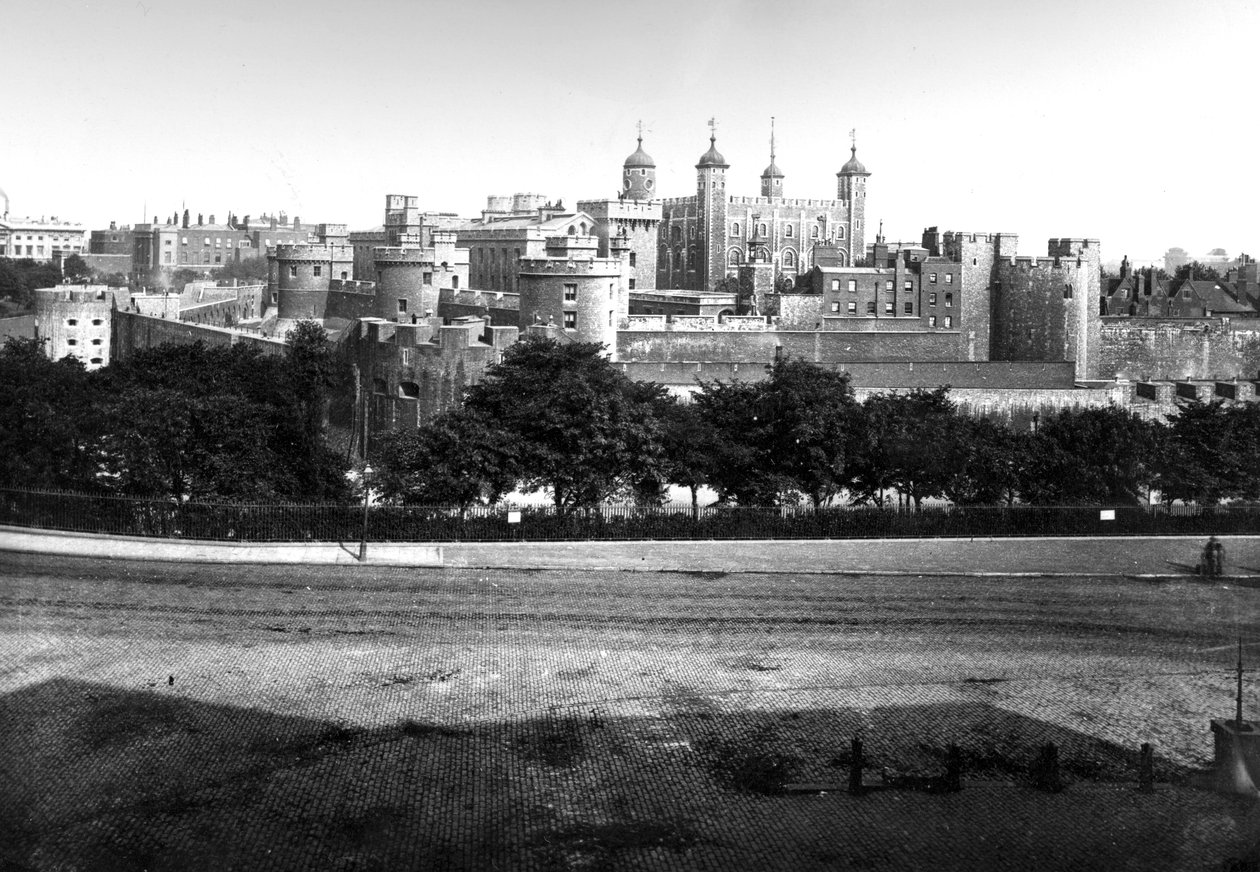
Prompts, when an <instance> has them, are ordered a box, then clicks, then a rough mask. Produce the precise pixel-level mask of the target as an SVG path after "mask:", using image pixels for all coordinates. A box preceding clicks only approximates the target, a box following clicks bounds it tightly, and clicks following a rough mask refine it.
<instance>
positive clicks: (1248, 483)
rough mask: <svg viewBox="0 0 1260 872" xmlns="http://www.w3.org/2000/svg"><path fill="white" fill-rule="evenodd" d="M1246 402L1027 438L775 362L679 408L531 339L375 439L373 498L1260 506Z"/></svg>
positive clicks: (1053, 422)
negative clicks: (459, 391) (450, 405)
mask: <svg viewBox="0 0 1260 872" xmlns="http://www.w3.org/2000/svg"><path fill="white" fill-rule="evenodd" d="M1257 437H1260V408H1258V407H1256V406H1254V405H1231V406H1225V405H1222V404H1220V403H1214V404H1191V405H1188V406H1186V407H1185V408H1184V409H1183V410H1182V411H1181V412H1180V414H1178V415H1177V416H1175V417H1174V419H1173V420H1172V421H1171V423H1169V424H1167V425H1165V424H1162V423H1159V422H1153V421H1147V420H1144V419H1142V418H1141V417H1139V416H1138V415H1136V414H1134V413H1132V412H1129V411H1127V410H1124V409H1119V408H1115V407H1108V408H1097V409H1087V410H1083V411H1066V412H1062V413H1060V414H1058V415H1055V416H1050V417H1048V418H1047V419H1046V420H1045V422H1044V424H1043V425H1042V426H1041V427H1040V428H1039V429H1038V430H1037V431H1036V432H1026V431H1022V430H1020V431H1017V430H1012V429H1010V428H1008V427H1006V426H1003V425H1001V424H996V423H994V422H992V421H989V420H985V419H975V418H971V417H969V416H964V415H960V414H958V413H957V411H956V409H955V407H954V404H953V403H952V402H951V401H950V399H949V392H948V389H946V388H940V389H938V390H931V391H929V390H915V391H910V392H904V393H903V392H898V393H889V394H876V395H872V396H871V397H869V398H868V399H866V400H865V401H864V402H861V403H859V402H857V401H856V400H855V398H854V395H853V391H852V389H851V386H850V384H849V380H848V377H847V376H846V375H844V374H840V373H836V372H832V371H829V370H825V369H822V368H820V367H817V366H815V365H813V364H810V363H807V362H804V361H798V360H792V359H782V360H779V361H777V362H776V363H775V364H774V366H773V367H771V368H770V370H769V373H768V378H767V379H766V380H764V381H761V382H758V383H755V384H754V383H745V382H731V383H722V382H709V383H702V384H701V385H700V389H699V391H698V392H697V393H696V394H695V396H694V397H693V400H692V402H690V403H683V402H679V401H677V400H676V399H675V398H674V397H672V396H670V395H668V394H667V393H665V391H663V390H662V389H661V388H659V387H658V386H655V385H650V384H643V383H637V382H633V381H630V380H629V379H627V378H626V377H625V376H623V375H622V374H621V373H619V372H618V371H617V370H616V369H615V368H614V367H613V366H612V365H610V364H609V363H608V361H607V360H606V359H605V358H603V357H602V355H601V348H600V347H599V346H597V345H582V344H571V345H559V344H556V343H554V342H552V341H549V340H542V339H531V340H527V341H525V342H522V343H519V344H518V345H516V346H513V348H511V349H509V351H508V352H507V354H506V355H505V357H504V360H503V362H502V363H501V364H499V365H498V366H495V367H493V368H492V369H491V370H490V371H489V373H488V376H487V378H486V379H485V380H484V381H482V382H481V383H480V384H478V385H476V386H475V387H473V388H471V389H470V390H469V391H468V393H467V395H466V398H465V402H464V404H463V405H462V406H461V407H460V408H458V409H456V410H453V411H450V412H448V413H446V414H444V415H441V416H439V417H438V418H437V419H436V420H434V421H433V422H432V423H430V424H428V425H427V426H424V427H422V428H420V429H419V430H418V431H415V432H398V433H393V434H391V435H389V436H387V437H386V438H384V439H383V440H380V441H379V442H378V447H377V451H376V454H375V457H374V462H376V463H377V465H378V466H379V467H380V475H379V477H378V479H377V483H378V486H379V487H380V488H381V489H382V491H383V492H384V494H385V496H386V498H388V499H390V500H394V501H398V502H403V503H412V504H429V505H453V506H460V507H464V508H467V507H469V506H472V505H475V504H490V503H495V502H498V501H499V500H501V499H502V498H503V497H504V496H506V495H507V494H509V493H511V492H512V491H513V490H515V489H521V490H523V491H526V492H532V491H540V490H545V491H549V492H550V494H551V495H552V498H553V500H554V502H555V506H556V508H557V509H558V510H560V511H562V512H569V511H573V510H575V509H579V508H582V507H588V506H592V505H594V504H597V503H599V502H600V501H603V500H606V499H610V498H633V499H636V500H638V501H640V502H644V503H649V504H650V503H657V502H660V501H662V500H663V499H664V497H665V495H666V493H667V491H668V488H669V486H670V485H677V486H681V487H685V488H688V489H690V491H691V495H692V500H693V502H694V501H695V500H696V498H697V492H698V490H699V489H700V488H702V487H709V488H711V489H713V490H714V491H716V493H717V495H718V497H719V499H720V500H722V501H724V502H729V503H736V504H740V505H778V504H783V503H796V502H799V501H807V502H809V503H811V504H813V505H814V506H816V507H821V506H824V505H830V504H834V503H836V502H837V501H844V500H847V501H850V502H854V503H865V504H874V505H888V504H890V503H894V502H904V503H906V504H913V505H915V506H918V505H921V504H922V502H923V500H926V499H931V498H944V499H948V500H950V501H953V502H955V503H958V504H967V505H973V504H1007V505H1010V504H1013V503H1015V502H1027V503H1035V504H1042V505H1054V504H1060V505H1062V504H1110V505H1123V504H1136V503H1139V502H1144V501H1146V500H1148V499H1150V498H1151V495H1152V492H1158V493H1159V494H1160V495H1161V496H1162V497H1163V498H1164V499H1166V500H1173V499H1178V500H1186V501H1194V502H1199V503H1204V504H1213V503H1217V502H1219V501H1221V500H1227V499H1255V498H1257V497H1258V496H1260V438H1257Z"/></svg>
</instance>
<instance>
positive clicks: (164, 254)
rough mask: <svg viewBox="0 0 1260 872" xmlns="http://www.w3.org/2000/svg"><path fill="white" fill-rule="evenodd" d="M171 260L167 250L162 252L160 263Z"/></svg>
mask: <svg viewBox="0 0 1260 872" xmlns="http://www.w3.org/2000/svg"><path fill="white" fill-rule="evenodd" d="M170 262H171V253H170V252H169V251H164V252H162V263H170Z"/></svg>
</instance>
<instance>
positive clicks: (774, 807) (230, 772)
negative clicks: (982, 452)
mask: <svg viewBox="0 0 1260 872" xmlns="http://www.w3.org/2000/svg"><path fill="white" fill-rule="evenodd" d="M855 734H861V735H862V736H863V737H864V741H865V743H866V749H867V750H866V753H867V755H868V759H869V763H870V765H871V767H872V768H873V769H876V770H878V769H879V768H880V767H887V768H888V769H889V770H890V771H892V772H894V773H896V774H915V773H922V774H934V773H938V772H939V771H940V769H941V765H942V760H943V755H944V753H945V752H944V749H945V747H946V745H947V744H948V742H950V741H954V742H957V744H958V745H959V746H960V748H961V749H962V754H963V762H964V767H965V771H964V789H963V791H962V792H961V793H958V794H952V795H946V796H935V795H928V794H926V793H923V792H916V791H885V792H880V793H876V794H871V795H869V796H864V797H861V798H855V797H850V796H847V795H845V794H843V793H832V794H829V795H823V796H798V795H785V794H784V793H783V787H784V785H785V784H787V783H789V782H796V781H809V782H835V783H839V784H843V783H844V782H845V780H846V779H847V772H848V766H849V763H850V762H851V761H849V760H848V759H847V756H846V754H847V750H848V747H849V739H850V738H851V737H852V736H853V735H855ZM1048 741H1053V742H1055V743H1056V744H1058V745H1059V747H1060V749H1061V752H1060V754H1061V759H1062V764H1063V771H1064V776H1065V779H1066V780H1067V782H1068V784H1069V786H1068V788H1067V790H1065V791H1064V792H1062V793H1059V794H1046V793H1041V792H1038V791H1036V790H1034V789H1032V788H1031V787H1030V786H1027V784H1026V783H1025V781H1026V773H1027V766H1028V763H1029V762H1031V760H1032V758H1033V757H1034V755H1035V754H1036V751H1037V749H1038V747H1039V746H1040V745H1041V744H1042V743H1044V742H1048ZM1206 741H1207V739H1206V737H1205V742H1206ZM1137 762H1138V760H1137V750H1136V749H1131V748H1121V747H1118V746H1115V745H1112V744H1109V743H1107V742H1103V741H1099V740H1098V739H1096V738H1093V737H1090V736H1087V735H1084V734H1081V733H1078V732H1074V731H1071V730H1065V729H1062V728H1060V727H1056V726H1052V725H1050V724H1046V723H1043V722H1040V721H1037V720H1033V719H1029V718H1025V717H1022V716H1018V715H1014V714H1011V713H1009V712H1005V711H1003V710H1001V709H999V708H996V707H994V706H992V705H990V704H989V703H988V702H986V701H985V700H984V699H983V696H982V695H979V696H978V698H977V700H976V701H974V702H971V701H964V702H957V703H949V704H936V705H924V706H915V705H911V706H905V707H900V706H895V707H886V708H878V709H874V710H868V711H862V712H858V711H850V710H839V711H835V710H832V711H824V710H805V711H786V712H785V711H775V712H744V711H738V712H731V711H726V710H723V709H722V708H720V707H719V706H717V705H716V704H715V703H713V702H712V701H711V700H709V699H707V698H703V697H696V696H688V695H687V694H686V693H684V692H680V693H679V694H678V695H677V696H676V697H675V698H674V699H673V700H671V702H670V704H669V705H668V706H667V707H666V709H665V710H664V712H663V713H662V714H661V716H659V717H612V716H609V715H607V714H605V713H603V712H601V711H600V710H598V709H595V710H591V709H586V710H579V711H573V710H565V711H557V712H554V713H552V714H550V715H547V716H545V717H539V718H534V719H529V720H517V721H511V722H497V723H479V724H475V725H469V726H462V727H458V728H456V727H450V726H441V725H437V724H432V723H426V722H423V721H418V720H416V721H405V722H402V723H398V724H393V725H390V726H388V727H383V728H377V729H361V728H355V727H351V726H349V725H347V724H342V723H334V722H327V721H319V720H313V719H308V718H302V717H287V716H284V715H277V714H273V713H268V712H263V711H258V710H255V709H251V708H247V707H243V706H241V707H238V706H225V705H215V704H206V703H202V702H198V701H195V700H191V699H188V698H186V697H182V696H180V695H179V694H178V692H177V690H176V689H175V688H171V687H167V686H165V685H157V686H155V687H152V688H148V689H144V690H141V691H129V690H120V689H117V688H112V687H108V686H103V685H98V684H92V683H85V682H80V681H74V680H69V679H58V680H53V681H49V682H46V683H43V684H39V685H34V686H31V687H28V688H25V689H22V690H20V691H16V692H14V693H11V694H8V695H7V696H5V697H3V698H0V785H3V787H0V791H2V793H0V833H5V834H7V835H6V838H4V839H0V869H63V868H85V869H94V870H97V869H103V870H140V869H147V870H162V869H172V870H174V869H180V870H183V869H207V870H209V869H229V868H236V869H396V868H423V869H494V868H499V869H568V868H600V869H619V868H659V869H687V868H726V869H741V868H758V869H763V868H764V869H776V868H777V869H794V870H795V869H830V868H863V869H914V868H931V869H976V868H984V869H1024V868H1033V867H1035V868H1038V869H1090V868H1109V869H1110V868H1134V869H1139V868H1140V869H1188V868H1205V869H1220V868H1228V867H1227V866H1224V865H1222V864H1226V863H1228V862H1230V861H1231V858H1238V857H1240V856H1241V855H1242V854H1243V853H1244V852H1245V851H1247V850H1248V848H1249V846H1250V844H1251V842H1252V840H1253V838H1254V834H1255V829H1254V828H1255V827H1256V825H1257V823H1258V822H1260V821H1258V818H1257V812H1256V808H1255V806H1254V804H1252V803H1250V802H1241V801H1234V800H1229V799H1225V798H1221V797H1217V796H1214V795H1212V794H1209V793H1205V792H1202V791H1198V790H1195V789H1193V788H1191V787H1188V786H1186V785H1185V782H1186V781H1187V779H1188V778H1189V776H1190V775H1191V773H1189V772H1187V771H1185V770H1184V769H1182V768H1180V767H1176V766H1173V765H1171V764H1169V763H1168V762H1167V761H1160V760H1157V777H1158V778H1159V780H1161V781H1164V782H1171V786H1166V787H1164V788H1163V789H1161V790H1160V791H1158V792H1157V793H1156V794H1154V795H1144V794H1139V793H1138V792H1137V791H1136V790H1135V789H1134V782H1135V781H1136V777H1137V776H1136V773H1137ZM969 778H970V779H972V780H973V785H972V786H971V787H968V786H967V779H969ZM977 780H985V783H984V784H978V783H975V782H976V781H977Z"/></svg>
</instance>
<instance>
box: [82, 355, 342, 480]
mask: <svg viewBox="0 0 1260 872" xmlns="http://www.w3.org/2000/svg"><path fill="white" fill-rule="evenodd" d="M97 375H98V376H99V378H100V382H99V384H98V385H97V389H98V395H99V397H100V408H99V415H100V417H101V419H102V431H103V436H102V440H101V458H100V462H101V465H102V467H103V468H104V469H105V470H106V473H107V474H106V476H105V480H106V481H108V482H110V483H112V486H113V487H114V488H115V489H118V490H120V491H122V492H125V493H131V494H142V495H146V496H156V495H164V496H168V497H171V498H175V499H180V500H183V499H194V498H206V497H218V498H232V499H286V500H329V499H333V500H335V499H342V498H344V497H345V496H346V494H347V492H348V486H347V484H346V481H345V475H344V473H345V463H344V461H343V460H342V459H341V458H340V457H338V456H337V455H336V454H334V453H333V452H332V450H331V449H330V448H329V447H328V446H327V444H326V443H325V442H324V441H323V440H322V439H321V438H320V437H319V433H318V431H313V429H312V418H311V414H310V408H309V405H308V402H309V400H304V399H303V396H302V394H303V391H304V390H305V389H306V388H304V386H303V384H302V377H301V375H300V374H299V373H298V372H297V368H296V367H295V366H294V365H293V364H292V362H291V361H290V360H288V359H286V358H284V357H278V356H274V355H264V354H262V353H261V352H260V351H259V350H257V349H256V348H253V347H250V346H246V345H234V346H230V347H226V348H224V347H218V348H207V347H206V346H204V345H203V344H201V343H196V344H193V345H183V346H174V345H164V346H159V347H157V348H153V349H147V350H144V351H141V352H139V353H137V354H136V355H134V356H133V357H130V358H128V359H126V360H124V361H121V362H116V363H114V364H111V365H110V366H109V367H106V369H104V370H102V371H100V372H99V373H98V374H97Z"/></svg>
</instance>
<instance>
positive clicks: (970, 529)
mask: <svg viewBox="0 0 1260 872" xmlns="http://www.w3.org/2000/svg"><path fill="white" fill-rule="evenodd" d="M518 513H519V514H518ZM1108 514H1110V515H1112V516H1113V517H1105V516H1107V515H1108ZM0 524H7V525H12V526H19V527H35V528H42V529H48V530H62V531H73V532H82V533H110V534H117V535H127V536H152V537H161V538H178V539H202V540H217V541H240V542H303V541H311V542H357V541H358V540H359V539H360V537H361V536H362V535H363V534H364V530H365V527H364V512H363V506H362V504H353V503H350V504H346V503H337V504H333V503H316V504H268V505H261V504H248V503H227V502H175V501H173V500H160V499H144V498H138V497H120V496H105V495H93V494H81V493H67V492H50V491H28V490H0ZM1229 533H1252V534H1254V533H1260V506H1255V505H1246V506H1239V505H1230V506H1216V507H1202V506H1193V505H1191V506H1181V505H1178V506H1162V505H1156V506H1117V507H1113V508H1107V507H1101V506H1026V505H1018V506H1013V507H1009V508H1008V507H1005V506H966V507H964V506H952V505H944V506H930V507H925V508H923V509H921V510H919V511H905V510H900V511H899V510H896V509H880V508H871V507H861V506H844V507H835V508H824V509H820V510H817V511H815V510H814V509H813V508H811V507H779V508H755V507H738V506H703V507H701V508H699V509H693V508H692V507H691V506H690V505H687V504H681V505H678V504H675V505H666V506H659V507H655V506H648V507H645V506H636V505H603V506H600V507H598V508H595V509H591V510H589V511H579V512H576V513H572V514H560V513H558V512H557V511H556V510H555V508H554V507H553V506H549V505H545V506H474V507H472V508H469V509H467V510H465V511H462V512H461V511H460V510H458V509H451V508H435V507H425V506H399V505H373V506H372V507H370V508H369V510H368V512H367V524H366V534H367V538H368V540H369V541H372V542H510V541H519V540H533V541H548V540H556V541H559V540H590V539H596V540H634V539H649V540H650V539H657V540H664V539H883V538H957V537H990V536H992V537H1021V536H1022V537H1031V536H1091V535H1093V536H1097V535H1102V536H1136V535H1141V536H1177V535H1187V536H1189V535H1195V536H1198V535H1209V534H1229Z"/></svg>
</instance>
